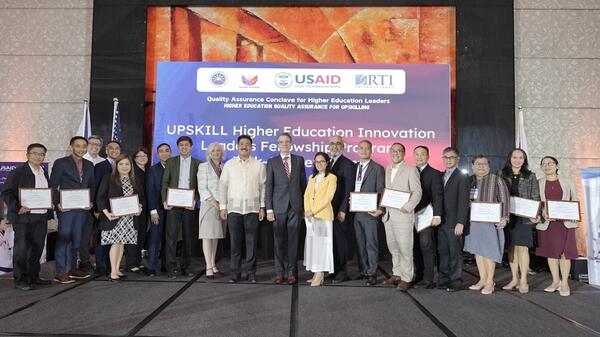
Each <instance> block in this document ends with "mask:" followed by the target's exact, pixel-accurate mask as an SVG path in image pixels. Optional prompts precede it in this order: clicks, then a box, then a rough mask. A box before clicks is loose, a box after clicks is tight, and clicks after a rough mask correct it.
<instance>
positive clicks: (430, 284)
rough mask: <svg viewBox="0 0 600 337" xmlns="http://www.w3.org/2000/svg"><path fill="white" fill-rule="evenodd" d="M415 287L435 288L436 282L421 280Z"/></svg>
mask: <svg viewBox="0 0 600 337" xmlns="http://www.w3.org/2000/svg"><path fill="white" fill-rule="evenodd" d="M414 287H415V288H422V289H433V288H435V284H434V283H433V282H431V281H421V282H419V283H417V284H415V285H414Z"/></svg>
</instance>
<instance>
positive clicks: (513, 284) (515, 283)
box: [502, 280, 519, 290]
mask: <svg viewBox="0 0 600 337" xmlns="http://www.w3.org/2000/svg"><path fill="white" fill-rule="evenodd" d="M518 284H519V283H518V281H515V280H512V281H510V283H508V284H507V285H505V286H504V287H502V290H514V289H515V288H518V287H517V286H518Z"/></svg>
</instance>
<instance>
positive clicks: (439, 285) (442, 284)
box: [436, 282, 448, 289]
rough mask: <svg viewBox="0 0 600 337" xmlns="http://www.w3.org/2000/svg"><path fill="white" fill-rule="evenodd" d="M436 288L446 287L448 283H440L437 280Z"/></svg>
mask: <svg viewBox="0 0 600 337" xmlns="http://www.w3.org/2000/svg"><path fill="white" fill-rule="evenodd" d="M436 288H437V289H446V288H448V284H447V283H443V282H442V283H440V282H438V284H437V285H436Z"/></svg>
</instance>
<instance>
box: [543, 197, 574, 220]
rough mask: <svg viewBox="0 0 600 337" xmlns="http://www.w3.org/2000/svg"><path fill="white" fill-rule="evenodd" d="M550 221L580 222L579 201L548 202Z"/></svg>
mask: <svg viewBox="0 0 600 337" xmlns="http://www.w3.org/2000/svg"><path fill="white" fill-rule="evenodd" d="M546 208H547V212H548V218H549V219H556V220H567V221H580V220H581V218H580V216H579V201H558V200H548V201H546Z"/></svg>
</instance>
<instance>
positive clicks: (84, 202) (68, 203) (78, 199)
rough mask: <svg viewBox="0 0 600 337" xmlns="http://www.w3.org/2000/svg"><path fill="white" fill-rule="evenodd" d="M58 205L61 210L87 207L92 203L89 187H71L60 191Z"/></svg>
mask: <svg viewBox="0 0 600 337" xmlns="http://www.w3.org/2000/svg"><path fill="white" fill-rule="evenodd" d="M59 192H60V207H61V208H62V209H63V211H70V210H73V209H89V208H90V207H91V205H92V202H91V200H92V198H91V192H90V189H89V188H84V189H71V190H63V189H61V190H60V191H59Z"/></svg>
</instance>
